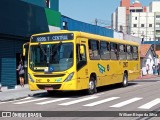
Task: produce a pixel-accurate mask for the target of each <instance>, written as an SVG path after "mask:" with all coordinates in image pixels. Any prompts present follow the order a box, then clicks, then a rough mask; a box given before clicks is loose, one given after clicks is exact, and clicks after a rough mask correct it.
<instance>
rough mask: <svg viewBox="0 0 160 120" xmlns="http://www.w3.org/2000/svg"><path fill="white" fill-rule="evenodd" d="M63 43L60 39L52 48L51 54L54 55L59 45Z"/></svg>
mask: <svg viewBox="0 0 160 120" xmlns="http://www.w3.org/2000/svg"><path fill="white" fill-rule="evenodd" d="M61 45H62V41H60V42H59V43H58V44H56V45H55V47H54V48H53V50H51V53H50V55H51V56H52V55H53V53H54V52H55V51H56V50H57V48H58V47H59V46H61Z"/></svg>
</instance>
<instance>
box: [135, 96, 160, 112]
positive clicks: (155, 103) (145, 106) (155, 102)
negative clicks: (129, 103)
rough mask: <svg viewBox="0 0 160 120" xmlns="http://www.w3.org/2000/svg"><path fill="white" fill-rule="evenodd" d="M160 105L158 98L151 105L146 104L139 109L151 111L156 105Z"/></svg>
mask: <svg viewBox="0 0 160 120" xmlns="http://www.w3.org/2000/svg"><path fill="white" fill-rule="evenodd" d="M159 103H160V98H157V99H155V100H153V101H151V102H149V103H146V104H144V105H142V106H140V107H138V108H140V109H150V108H151V107H153V106H155V105H157V104H159Z"/></svg>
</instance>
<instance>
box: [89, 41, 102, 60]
mask: <svg viewBox="0 0 160 120" xmlns="http://www.w3.org/2000/svg"><path fill="white" fill-rule="evenodd" d="M89 56H90V59H91V60H99V59H100V54H99V41H97V40H89Z"/></svg>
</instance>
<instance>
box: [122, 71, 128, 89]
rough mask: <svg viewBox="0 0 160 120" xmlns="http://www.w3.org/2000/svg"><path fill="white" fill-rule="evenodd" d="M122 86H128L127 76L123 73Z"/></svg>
mask: <svg viewBox="0 0 160 120" xmlns="http://www.w3.org/2000/svg"><path fill="white" fill-rule="evenodd" d="M122 86H123V87H126V86H128V75H127V73H124V76H123V82H122Z"/></svg>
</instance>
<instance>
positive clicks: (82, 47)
mask: <svg viewBox="0 0 160 120" xmlns="http://www.w3.org/2000/svg"><path fill="white" fill-rule="evenodd" d="M78 41H79V43H77V44H76V64H77V89H79V90H80V89H86V88H88V77H89V76H88V66H87V54H86V53H87V51H86V50H87V49H86V46H87V44H86V40H84V39H83V40H81V39H79V40H78Z"/></svg>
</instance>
